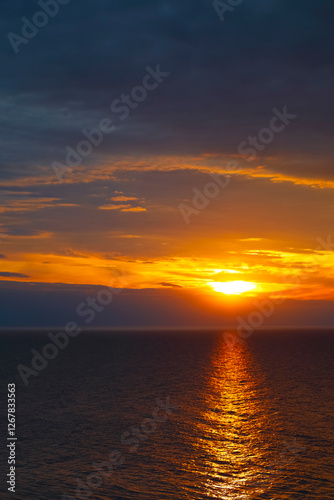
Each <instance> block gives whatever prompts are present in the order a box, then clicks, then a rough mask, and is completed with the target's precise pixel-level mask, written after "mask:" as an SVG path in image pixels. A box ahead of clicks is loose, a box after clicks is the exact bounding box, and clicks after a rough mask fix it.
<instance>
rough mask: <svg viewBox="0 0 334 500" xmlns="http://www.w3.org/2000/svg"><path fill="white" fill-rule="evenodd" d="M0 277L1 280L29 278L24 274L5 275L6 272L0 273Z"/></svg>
mask: <svg viewBox="0 0 334 500" xmlns="http://www.w3.org/2000/svg"><path fill="white" fill-rule="evenodd" d="M0 276H2V277H3V278H29V276H27V275H26V274H21V273H7V272H0Z"/></svg>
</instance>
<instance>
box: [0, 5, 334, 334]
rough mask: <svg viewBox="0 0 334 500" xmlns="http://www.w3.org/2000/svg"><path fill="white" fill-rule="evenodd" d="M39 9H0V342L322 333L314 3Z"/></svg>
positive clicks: (325, 53)
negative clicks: (19, 335)
mask: <svg viewBox="0 0 334 500" xmlns="http://www.w3.org/2000/svg"><path fill="white" fill-rule="evenodd" d="M55 2H56V0H50V2H49V3H48V2H46V0H45V2H43V0H41V1H40V2H39V3H37V2H35V1H26V0H25V1H23V0H21V1H20V0H17V1H16V2H15V3H14V2H12V3H10V2H6V1H1V2H0V6H1V20H0V27H1V32H2V35H3V36H2V39H1V45H0V50H1V60H2V77H1V82H0V108H1V113H0V128H1V135H0V137H1V153H2V155H1V163H0V201H1V208H0V298H1V308H2V312H1V317H2V325H3V326H5V327H16V326H20V327H21V326H29V327H34V326H46V325H47V326H49V325H54V326H61V325H63V324H64V322H65V321H68V320H70V319H71V318H75V317H77V312H76V311H77V307H78V305H79V304H81V303H82V301H85V300H86V298H87V297H96V296H97V294H98V293H99V292H100V291H101V290H103V289H105V288H106V287H107V288H110V287H111V288H112V291H111V292H110V293H113V301H112V302H111V303H110V304H107V306H105V307H104V309H103V311H96V313H97V314H96V318H95V319H94V321H93V322H92V324H91V326H92V327H94V326H117V327H119V326H131V327H133V326H143V327H144V326H146V325H149V326H157V325H158V326H203V325H211V326H224V325H229V326H233V325H235V324H236V318H240V316H242V317H246V318H247V317H248V316H249V314H251V313H252V311H254V310H259V301H260V302H261V301H262V302H263V301H273V300H279V299H280V300H281V302H282V303H280V305H276V304H274V310H273V312H272V314H270V315H269V316H268V317H264V318H263V326H264V327H265V326H268V327H269V326H273V325H285V326H289V325H294V326H308V325H309V326H317V325H319V326H333V325H334V314H333V312H332V309H333V308H332V305H333V300H334V271H333V264H334V258H333V249H334V235H333V236H331V233H332V231H333V224H332V222H333V214H334V198H333V194H334V191H333V190H334V169H333V166H332V158H333V149H334V143H333V140H332V137H333V132H334V130H333V129H334V122H333V119H332V114H333V104H334V99H333V91H332V89H333V84H334V72H333V64H332V54H333V48H334V37H333V34H332V32H333V30H332V22H331V21H332V16H333V14H334V5H332V4H331V3H330V2H316V1H315V0H312V1H310V0H303V1H302V0H295V1H294V2H291V1H287V0H244V1H241V2H231V4H233V5H234V7H228V8H226V5H228V2H225V7H222V4H223V2H211V1H208V0H182V1H179V0H178V1H176V0H170V1H167V0H166V1H162V0H154V1H150V0H146V1H145V0H141V1H135V0H121V1H120V0H114V1H112V2H110V1H107V0H95V1H94V2H88V1H81V2H79V0H70V1H66V0H62V1H60V0H59V2H57V3H55ZM44 4H47V5H46V6H45V5H44ZM236 4H238V5H236ZM41 5H44V10H43V8H42V7H41ZM48 9H49V10H48ZM50 9H51V10H50ZM52 9H54V10H52ZM41 11H42V12H44V11H46V12H51V13H52V15H51V14H50V15H48V14H42V16H41V15H40V14H37V13H38V12H39V13H40V12H41ZM31 23H33V24H31ZM34 23H35V24H34ZM35 25H39V26H40V27H37V28H36V27H35ZM83 141H84V142H83ZM231 282H232V284H231ZM244 289H247V290H245V291H244ZM233 291H235V292H236V293H234V294H233V293H232V292H233ZM110 300H111V299H110ZM262 302H261V303H262ZM267 303H268V302H267ZM271 303H273V302H271ZM254 304H257V305H254ZM264 316H265V315H264ZM83 321H84V319H83Z"/></svg>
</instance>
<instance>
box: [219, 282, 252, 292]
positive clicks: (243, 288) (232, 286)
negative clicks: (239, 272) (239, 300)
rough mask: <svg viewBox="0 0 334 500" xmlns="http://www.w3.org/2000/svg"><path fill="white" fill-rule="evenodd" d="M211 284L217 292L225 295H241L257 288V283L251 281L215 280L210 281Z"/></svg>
mask: <svg viewBox="0 0 334 500" xmlns="http://www.w3.org/2000/svg"><path fill="white" fill-rule="evenodd" d="M210 286H212V288H213V289H214V290H215V291H216V292H220V293H224V294H225V295H239V294H241V293H244V292H249V291H250V290H254V289H255V288H257V286H256V285H255V283H250V282H249V281H225V282H221V281H215V282H213V283H210Z"/></svg>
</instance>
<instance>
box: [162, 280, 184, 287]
mask: <svg viewBox="0 0 334 500" xmlns="http://www.w3.org/2000/svg"><path fill="white" fill-rule="evenodd" d="M159 285H162V286H170V287H173V288H182V286H180V285H175V284H174V283H166V282H164V281H163V282H162V283H159Z"/></svg>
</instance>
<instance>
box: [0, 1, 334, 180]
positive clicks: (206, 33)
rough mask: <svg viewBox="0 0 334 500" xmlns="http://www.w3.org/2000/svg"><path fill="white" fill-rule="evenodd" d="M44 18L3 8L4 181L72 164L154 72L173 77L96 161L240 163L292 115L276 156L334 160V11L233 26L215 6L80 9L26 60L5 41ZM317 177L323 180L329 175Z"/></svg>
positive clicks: (246, 15)
mask: <svg viewBox="0 0 334 500" xmlns="http://www.w3.org/2000/svg"><path fill="white" fill-rule="evenodd" d="M36 9H37V4H35V3H28V4H26V3H24V2H18V3H16V4H15V8H13V6H12V5H11V4H8V3H5V4H4V5H2V19H1V30H2V33H3V34H4V37H3V41H4V43H3V45H2V48H1V55H2V61H3V62H2V70H3V71H2V72H3V78H2V84H1V92H2V94H1V95H2V98H1V102H0V107H1V109H2V113H1V116H2V118H1V122H0V128H1V130H2V137H3V139H2V141H3V145H5V146H6V147H5V148H2V149H3V150H4V158H3V163H2V171H3V174H2V175H3V176H4V178H10V177H15V176H22V175H23V174H24V175H33V174H34V173H36V171H37V172H38V173H39V175H43V172H44V171H43V169H41V167H42V166H48V165H49V164H50V163H51V162H52V161H54V160H59V161H61V160H62V158H63V156H64V150H65V146H66V145H76V144H77V143H78V141H79V140H80V139H81V130H82V129H83V128H84V127H87V128H92V127H94V126H96V125H97V123H98V122H99V120H100V119H101V118H103V117H105V116H111V112H110V109H109V107H110V103H111V102H112V101H113V100H114V99H116V98H118V97H119V96H120V95H121V94H122V93H124V92H125V93H126V92H129V91H130V90H131V89H132V88H133V87H134V86H136V85H138V84H139V83H140V82H141V80H142V78H143V76H144V74H145V72H146V71H145V67H146V65H148V64H149V65H151V66H152V67H155V65H156V64H160V65H161V68H162V69H163V70H164V71H168V72H170V73H171V76H170V77H169V78H168V80H166V81H165V82H164V83H163V84H162V85H161V86H160V87H159V88H158V89H157V90H156V91H154V92H152V93H151V94H150V95H149V97H148V98H147V99H146V101H145V102H143V103H141V104H140V106H139V107H138V109H136V110H133V112H132V115H131V117H130V118H128V119H127V120H126V121H125V122H120V121H119V119H118V117H116V118H115V122H116V125H118V131H117V132H115V134H113V136H112V137H111V136H110V137H108V140H107V141H105V142H104V143H103V145H101V146H100V148H99V149H98V151H97V153H96V155H97V157H100V158H104V157H105V156H106V155H110V154H111V153H115V152H117V153H119V154H125V153H129V152H133V154H135V153H136V154H137V153H147V152H150V153H152V152H154V153H164V154H171V153H175V152H178V153H196V154H197V153H198V152H212V151H214V152H218V153H221V152H223V153H228V154H231V153H235V152H236V149H237V146H238V144H239V143H240V141H242V140H243V139H244V137H247V136H248V135H249V134H252V133H254V132H257V131H258V130H259V129H260V128H262V127H264V126H266V124H267V122H268V120H269V119H270V116H271V110H272V108H273V107H277V108H282V107H283V105H287V106H288V107H289V109H290V110H291V112H293V113H295V114H297V115H298V123H297V122H296V123H295V124H294V125H293V126H291V129H290V130H289V132H288V133H287V134H286V135H285V136H284V137H283V136H281V137H280V138H279V139H278V140H277V141H274V143H273V144H272V145H270V146H268V148H267V154H268V153H269V152H270V153H271V154H280V155H282V154H288V153H291V152H293V153H294V154H303V155H311V156H319V157H321V158H324V157H326V156H327V157H328V156H329V155H330V154H332V153H333V152H334V151H333V145H332V140H331V138H332V135H333V132H334V130H333V120H332V115H331V105H332V103H333V93H332V88H333V83H334V72H333V67H332V65H331V60H332V53H333V48H334V37H333V34H332V25H331V19H332V17H333V14H334V5H333V4H331V3H329V2H327V4H326V3H324V2H321V3H316V2H314V1H313V0H307V1H305V0H303V1H302V0H296V1H295V2H293V3H291V2H289V1H288V0H270V1H268V0H266V1H264V0H253V1H252V2H243V3H242V4H241V5H240V6H238V7H236V8H235V10H234V11H233V12H231V13H227V15H226V19H225V21H224V22H223V23H222V22H220V20H219V17H218V15H217V13H216V12H215V10H214V8H213V6H212V2H203V1H200V0H185V1H183V2H179V1H177V0H169V1H167V0H158V1H153V0H146V1H142V0H140V1H139V0H136V1H135V0H122V1H114V2H111V3H110V2H107V1H106V0H97V1H95V2H93V3H91V2H85V3H80V4H79V3H78V0H72V1H71V2H70V3H68V4H67V5H64V6H62V7H61V8H60V11H59V14H58V15H57V16H56V17H55V18H53V19H51V20H50V22H49V23H48V25H47V26H45V27H44V28H41V29H40V31H39V33H38V34H37V35H36V36H35V37H34V38H32V39H31V40H30V41H29V43H28V44H27V45H22V46H21V47H20V52H19V54H18V55H15V53H14V51H13V50H12V48H11V46H10V43H9V41H8V40H7V38H6V34H7V33H8V32H9V31H12V32H16V33H19V32H20V30H21V25H22V21H21V17H22V16H26V17H27V18H28V19H31V18H32V16H33V14H34V12H35V11H36ZM79 13H80V15H79ZM18 144H19V145H20V147H19V148H18V147H17V146H18ZM94 161H96V156H94V158H91V159H89V160H86V163H87V164H90V163H91V162H94ZM288 168H289V165H285V166H284V169H285V171H286V170H287V169H288ZM295 168H297V169H301V168H302V167H301V166H300V165H299V166H298V165H297V166H296V167H295ZM323 168H324V171H325V172H326V173H328V168H329V167H328V164H326V165H324V167H323ZM309 169H310V170H311V172H310V174H312V173H313V174H314V171H315V169H317V173H318V175H319V174H320V173H321V172H322V164H321V162H318V163H317V164H316V165H315V164H314V163H313V164H312V165H311V166H310V167H308V168H307V169H306V174H308V170H309Z"/></svg>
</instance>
